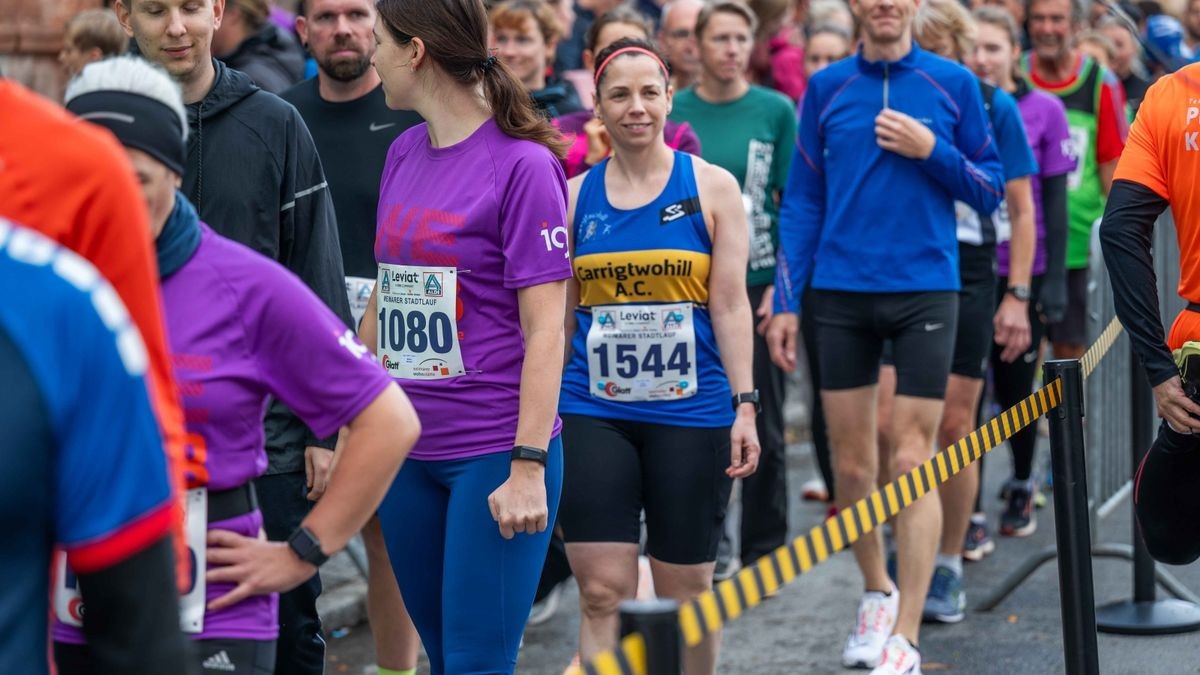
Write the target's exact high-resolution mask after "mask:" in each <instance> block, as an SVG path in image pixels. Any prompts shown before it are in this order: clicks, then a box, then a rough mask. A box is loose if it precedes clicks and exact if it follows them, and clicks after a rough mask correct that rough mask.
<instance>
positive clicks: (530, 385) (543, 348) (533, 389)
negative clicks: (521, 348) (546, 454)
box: [515, 280, 567, 449]
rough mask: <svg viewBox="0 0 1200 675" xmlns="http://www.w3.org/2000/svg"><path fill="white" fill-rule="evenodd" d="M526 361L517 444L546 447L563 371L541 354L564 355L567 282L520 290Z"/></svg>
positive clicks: (539, 285) (556, 282)
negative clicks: (563, 319) (563, 318)
mask: <svg viewBox="0 0 1200 675" xmlns="http://www.w3.org/2000/svg"><path fill="white" fill-rule="evenodd" d="M517 305H518V307H519V309H520V314H521V332H522V333H523V334H524V335H525V361H524V363H522V364H521V402H520V411H519V413H518V416H517V436H516V439H515V444H516V445H529V446H533V447H535V448H543V449H544V448H545V447H546V446H547V445H549V444H550V432H551V430H552V429H553V428H554V415H555V414H556V412H557V410H558V390H559V385H560V384H561V383H562V369H561V368H559V367H557V365H556V364H555V363H554V362H553V360H547V359H544V358H541V355H542V354H561V353H562V352H563V342H564V338H563V322H562V317H563V315H564V314H565V312H566V306H567V282H566V281H565V280H563V281H552V282H550V283H546V284H538V285H537V286H530V287H528V288H522V289H520V290H518V291H517Z"/></svg>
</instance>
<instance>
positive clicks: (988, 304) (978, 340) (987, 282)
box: [950, 244, 996, 380]
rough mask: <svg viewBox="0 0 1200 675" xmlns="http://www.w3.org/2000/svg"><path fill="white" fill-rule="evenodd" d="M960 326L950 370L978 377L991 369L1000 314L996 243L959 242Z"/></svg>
mask: <svg viewBox="0 0 1200 675" xmlns="http://www.w3.org/2000/svg"><path fill="white" fill-rule="evenodd" d="M958 278H959V281H960V282H961V283H962V290H960V291H959V292H958V330H957V331H956V333H955V338H954V358H953V360H952V361H951V363H950V372H952V373H954V374H955V375H961V376H963V377H970V378H974V379H977V380H981V379H983V376H984V375H985V374H986V373H987V365H988V357H990V356H991V353H992V337H993V333H994V332H995V331H994V326H993V324H992V320H993V318H994V317H995V314H996V247H995V246H971V245H969V244H959V245H958Z"/></svg>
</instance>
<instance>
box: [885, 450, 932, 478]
mask: <svg viewBox="0 0 1200 675" xmlns="http://www.w3.org/2000/svg"><path fill="white" fill-rule="evenodd" d="M929 456H930V454H929V452H924V453H922V452H918V451H914V450H912V449H911V448H906V449H903V450H899V451H897V452H895V453H893V454H892V462H891V465H890V466H889V467H888V468H889V469H890V473H891V475H892V476H893V477H895V476H903V475H904V474H906V473H908V472H909V471H912V470H913V469H915V468H917V467H918V466H921V465H922V464H924V463H925V461H926V460H928V459H929Z"/></svg>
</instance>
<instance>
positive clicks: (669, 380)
mask: <svg viewBox="0 0 1200 675" xmlns="http://www.w3.org/2000/svg"><path fill="white" fill-rule="evenodd" d="M692 310H693V307H692V305H691V303H683V304H677V305H603V306H598V307H593V308H592V327H591V329H590V330H588V337H587V350H588V375H589V379H590V381H591V383H592V387H591V392H592V396H594V397H596V398H600V399H605V400H610V401H668V400H673V399H679V398H687V397H689V396H694V395H695V394H696V328H695V324H694V323H693V321H692Z"/></svg>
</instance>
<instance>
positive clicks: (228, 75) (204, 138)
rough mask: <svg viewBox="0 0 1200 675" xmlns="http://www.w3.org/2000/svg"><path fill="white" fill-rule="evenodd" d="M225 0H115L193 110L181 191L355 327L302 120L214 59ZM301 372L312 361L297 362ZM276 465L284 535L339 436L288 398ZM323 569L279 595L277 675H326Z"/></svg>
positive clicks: (266, 489) (274, 428) (271, 429)
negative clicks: (313, 423)
mask: <svg viewBox="0 0 1200 675" xmlns="http://www.w3.org/2000/svg"><path fill="white" fill-rule="evenodd" d="M224 8H225V3H224V0H117V2H116V4H115V6H114V9H115V10H116V12H117V17H118V19H119V20H120V21H121V25H122V27H123V28H124V29H125V32H126V33H127V34H129V35H130V36H131V37H133V38H134V39H135V40H136V41H137V45H138V48H139V50H140V51H141V53H142V55H143V56H144V57H145V58H146V59H148V60H150V61H151V62H154V63H157V64H158V65H160V66H162V67H164V68H165V69H166V70H167V72H169V73H170V74H171V76H172V77H173V78H174V79H175V81H176V82H178V83H179V85H180V87H181V88H182V90H183V100H184V103H186V104H187V108H188V124H189V127H190V129H189V134H188V153H187V166H186V168H185V173H184V176H183V187H182V189H183V191H184V193H185V194H186V195H187V196H188V198H189V199H190V200H191V201H192V203H193V204H195V205H196V208H197V209H198V210H199V212H200V217H201V219H202V220H204V222H206V223H208V224H209V225H210V226H211V227H212V228H213V229H214V230H216V231H217V232H218V233H220V234H222V235H224V236H226V237H229V238H230V239H233V240H235V241H238V242H241V243H242V244H245V245H247V246H249V247H251V248H253V249H254V250H256V251H258V252H259V253H262V254H263V255H266V256H269V257H271V258H274V259H275V260H278V261H279V262H280V263H282V264H283V265H284V266H286V267H287V268H288V269H290V270H291V271H292V272H294V273H295V274H296V275H297V276H299V277H300V278H301V279H302V280H303V281H304V282H305V283H306V284H308V286H309V288H311V289H312V290H313V291H314V292H315V293H316V294H317V295H318V296H319V297H320V298H321V299H322V300H323V301H324V302H325V304H327V305H329V307H330V308H332V309H333V310H334V311H335V312H336V313H337V314H338V316H340V317H342V319H343V320H344V321H345V322H346V323H347V325H349V324H350V308H349V304H348V302H347V299H346V292H345V285H344V284H345V279H344V273H343V269H342V256H341V250H340V247H339V244H338V232H337V223H336V221H335V218H334V213H333V202H332V201H331V199H330V195H329V190H328V189H327V185H326V181H325V174H324V171H323V170H322V168H321V160H320V159H319V158H318V156H317V149H316V146H315V145H314V144H313V140H312V136H311V135H310V134H309V132H308V127H306V126H305V124H304V120H303V119H301V118H300V115H299V113H297V112H296V109H295V108H293V107H292V106H291V105H289V104H287V103H285V102H284V101H282V100H281V99H279V98H278V97H277V96H275V95H274V94H270V93H268V92H265V91H263V90H261V89H259V88H258V87H257V86H255V85H254V84H253V83H252V82H251V81H250V78H249V77H247V76H246V75H245V74H243V73H241V72H239V71H236V70H233V69H230V68H227V67H226V66H225V64H223V63H221V62H219V61H216V60H214V59H213V58H212V47H211V45H212V37H213V32H214V31H215V30H216V28H217V27H218V26H219V25H220V23H221V19H222V16H223V14H224ZM296 367H303V364H296ZM265 426H266V435H267V453H268V459H269V465H268V468H267V472H266V475H264V476H263V477H262V478H260V479H258V480H257V481H255V485H256V489H257V491H258V498H259V503H260V505H261V507H262V512H263V518H264V525H265V529H266V532H267V536H268V537H270V538H271V539H273V540H283V539H286V538H287V536H288V535H290V534H291V533H292V532H293V531H294V530H295V529H296V527H297V526H299V524H300V521H301V520H302V519H303V518H304V516H305V515H306V514H307V512H308V509H309V508H310V504H309V502H308V501H306V500H305V489H306V487H307V488H309V490H310V491H309V492H308V498H309V499H314V500H315V499H317V498H319V497H320V496H321V494H322V493H323V492H324V490H325V483H326V481H327V479H328V474H329V466H330V464H331V463H332V461H333V452H332V448H333V447H334V444H335V440H336V439H335V438H329V439H317V438H316V437H315V436H314V435H313V434H312V432H311V431H310V430H309V429H308V428H307V427H306V426H304V424H303V423H302V422H301V421H300V420H299V419H298V418H297V417H296V416H295V414H293V413H292V412H291V411H290V410H287V408H286V407H284V406H283V405H282V404H281V403H279V402H274V403H273V404H272V406H271V408H270V410H268V412H267V417H266V420H265ZM320 592H321V583H320V579H319V577H318V576H314V577H313V580H312V581H310V582H307V583H305V584H303V585H301V586H300V587H298V588H297V589H295V590H293V591H291V592H289V593H285V594H283V595H281V596H280V600H279V640H278V642H277V650H278V658H277V660H276V664H277V667H278V671H277V672H279V673H321V672H322V671H323V669H324V660H325V643H324V640H323V639H322V638H321V632H320V629H321V624H320V620H319V618H318V617H317V611H316V598H317V596H318V595H319V594H320Z"/></svg>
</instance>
